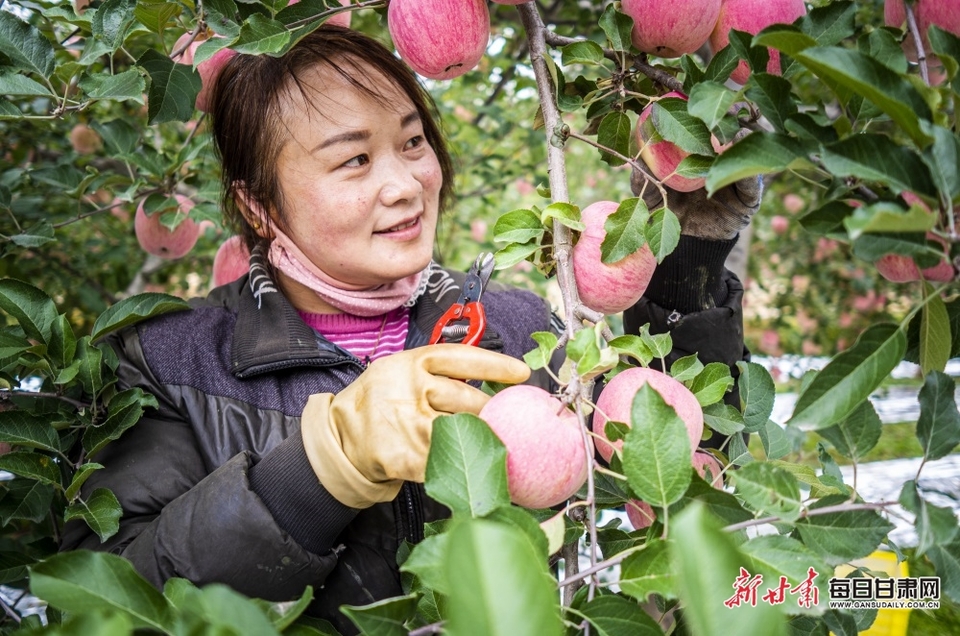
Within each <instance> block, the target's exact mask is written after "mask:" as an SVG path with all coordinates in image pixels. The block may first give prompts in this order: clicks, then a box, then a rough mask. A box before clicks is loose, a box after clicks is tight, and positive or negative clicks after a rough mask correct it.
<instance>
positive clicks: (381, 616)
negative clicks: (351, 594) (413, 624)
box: [340, 594, 417, 636]
mask: <svg viewBox="0 0 960 636" xmlns="http://www.w3.org/2000/svg"><path fill="white" fill-rule="evenodd" d="M416 610H417V595H416V594H408V595H406V596H398V597H394V598H387V599H383V600H382V601H377V602H375V603H370V604H369V605H363V606H357V605H341V606H340V611H341V612H343V613H344V614H346V615H347V617H348V618H349V619H350V620H351V621H353V623H354V624H355V625H356V626H357V627H359V628H360V632H361V633H362V634H365V635H367V636H406V635H407V631H408V630H407V628H406V627H405V626H404V624H405V623H406V622H407V621H409V620H411V619H412V618H413V617H414V614H415V613H416Z"/></svg>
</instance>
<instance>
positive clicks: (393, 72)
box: [211, 24, 454, 250]
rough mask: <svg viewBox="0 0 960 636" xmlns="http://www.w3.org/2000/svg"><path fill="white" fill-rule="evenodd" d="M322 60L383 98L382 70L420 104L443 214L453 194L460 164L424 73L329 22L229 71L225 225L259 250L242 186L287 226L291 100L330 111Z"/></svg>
mask: <svg viewBox="0 0 960 636" xmlns="http://www.w3.org/2000/svg"><path fill="white" fill-rule="evenodd" d="M318 65H322V66H324V67H326V68H327V69H330V70H332V71H333V72H336V73H339V74H340V75H341V76H342V77H344V78H345V79H346V80H347V81H349V82H350V83H351V84H352V85H353V86H355V87H356V88H357V89H358V90H360V91H363V92H365V93H367V94H368V95H370V96H371V97H373V98H374V99H378V100H381V101H382V100H385V99H386V96H384V95H383V94H381V93H382V90H380V89H378V87H377V84H376V81H377V78H376V73H371V72H370V69H371V68H372V69H373V70H374V71H376V72H377V73H379V74H380V75H381V76H382V77H384V78H386V79H387V80H388V81H389V82H390V83H391V84H392V85H393V86H395V87H396V88H397V89H398V90H399V91H401V92H402V93H403V94H405V95H406V96H407V97H409V98H410V100H411V101H412V102H413V104H414V106H415V107H416V109H417V113H419V115H420V119H421V120H422V123H423V130H424V136H425V138H426V140H427V141H428V142H429V143H430V145H431V146H432V147H433V150H434V152H435V153H436V155H437V160H438V161H439V162H440V169H441V173H442V175H443V185H442V187H441V189H440V211H441V212H442V211H443V209H444V206H445V205H446V203H447V202H448V201H449V200H450V198H451V196H452V194H453V180H454V175H453V164H452V161H451V158H450V153H449V151H448V150H447V146H446V143H445V141H444V139H443V135H442V133H441V130H440V125H439V123H438V122H439V116H438V114H437V110H436V104H435V103H434V101H433V99H432V98H431V97H430V94H429V93H427V91H426V89H424V88H423V86H422V85H421V84H420V82H419V81H418V80H417V77H416V75H415V74H414V73H413V71H411V70H410V68H409V67H407V66H406V64H404V63H403V62H402V61H401V60H400V59H399V58H397V57H396V56H394V55H393V53H391V52H390V51H389V50H388V49H387V48H386V47H385V46H383V45H382V44H380V43H379V42H378V41H376V40H374V39H373V38H371V37H369V36H367V35H364V34H362V33H359V32H358V31H354V30H352V29H348V28H343V27H339V26H335V25H327V24H325V25H323V26H321V27H320V28H318V29H317V30H315V31H313V32H312V33H310V34H309V35H307V36H306V37H304V38H303V39H302V40H300V41H299V42H298V43H297V44H296V45H295V46H294V47H293V48H291V49H290V50H289V51H288V52H287V53H286V54H284V55H283V56H281V57H271V56H269V55H244V54H238V55H234V56H232V57H231V58H230V60H229V61H228V62H227V64H226V65H225V66H224V68H223V70H222V71H221V73H220V75H219V77H218V79H217V84H216V88H215V90H214V96H213V107H212V109H211V115H212V118H213V139H214V146H215V150H216V153H217V156H218V158H219V159H220V163H221V178H222V197H223V199H222V204H223V219H224V223H225V225H227V226H228V227H229V228H230V229H232V230H233V231H234V232H235V233H237V234H239V235H240V236H242V237H243V240H244V243H246V245H247V247H248V248H250V249H251V250H252V249H253V248H254V247H255V246H256V245H257V244H258V243H261V242H262V243H266V239H262V238H261V237H260V236H258V235H257V233H256V232H255V231H254V229H253V228H252V227H251V226H250V224H249V223H248V222H247V220H246V219H245V218H244V217H243V214H242V213H241V211H240V208H239V205H238V204H237V200H236V194H237V188H238V187H240V188H242V189H243V191H244V195H245V197H246V199H247V200H248V201H251V202H253V203H256V204H259V206H260V207H261V208H262V209H263V210H266V211H271V210H272V211H275V212H276V214H277V215H278V216H279V218H277V219H276V220H277V222H278V224H279V225H280V226H281V228H283V227H284V225H285V219H284V218H283V216H282V215H283V210H284V205H283V197H282V193H281V192H280V182H279V177H278V175H277V169H276V166H277V164H278V159H279V157H280V152H281V150H282V148H283V145H284V143H285V142H286V137H285V135H284V124H283V121H282V113H283V99H284V96H285V95H286V94H288V92H292V91H299V92H300V94H301V95H302V97H303V100H304V102H305V103H306V104H309V105H311V106H312V107H313V108H317V110H318V112H321V113H322V108H321V107H320V106H319V105H318V104H317V103H316V102H317V100H315V99H313V97H312V95H311V93H312V92H314V91H315V90H316V89H313V88H311V87H309V86H308V85H307V82H306V81H305V77H306V76H307V74H308V72H309V71H311V69H315V68H316V67H317V66H318Z"/></svg>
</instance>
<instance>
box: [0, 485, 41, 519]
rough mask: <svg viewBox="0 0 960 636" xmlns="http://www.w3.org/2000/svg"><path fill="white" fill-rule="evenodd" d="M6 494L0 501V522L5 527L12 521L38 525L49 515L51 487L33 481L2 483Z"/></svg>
mask: <svg viewBox="0 0 960 636" xmlns="http://www.w3.org/2000/svg"><path fill="white" fill-rule="evenodd" d="M4 486H5V487H6V493H5V494H4V496H3V498H2V499H0V522H2V525H7V524H9V523H10V522H11V521H13V520H14V519H22V520H24V521H30V522H33V523H40V522H42V521H44V520H45V519H47V517H48V516H49V514H50V503H51V502H52V501H53V486H51V485H50V484H44V483H41V482H38V481H36V480H33V479H19V478H18V479H14V480H13V481H7V482H4Z"/></svg>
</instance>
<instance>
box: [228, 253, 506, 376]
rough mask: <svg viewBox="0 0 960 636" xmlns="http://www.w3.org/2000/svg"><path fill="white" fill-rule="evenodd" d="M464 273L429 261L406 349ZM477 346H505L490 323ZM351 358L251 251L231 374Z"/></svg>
mask: <svg viewBox="0 0 960 636" xmlns="http://www.w3.org/2000/svg"><path fill="white" fill-rule="evenodd" d="M465 278H466V274H464V273H463V272H454V271H449V270H446V269H444V268H442V267H440V266H439V265H437V264H436V263H433V264H431V267H430V269H429V271H428V272H427V284H426V289H425V290H424V293H423V295H422V296H420V298H419V299H418V300H417V302H416V304H415V305H414V306H413V307H412V308H411V310H410V324H409V327H408V332H407V341H406V344H405V348H407V349H411V348H413V347H419V346H423V345H425V344H427V343H428V342H429V340H430V336H431V334H432V333H433V326H434V324H435V323H436V322H437V320H438V319H439V318H440V317H441V316H442V315H443V313H444V312H445V311H446V310H447V309H448V308H449V307H450V306H451V305H452V304H453V303H454V302H456V300H457V298H458V297H459V296H460V289H461V287H462V285H463V281H464V280H465ZM479 346H481V347H483V348H484V349H491V350H493V351H503V340H502V339H501V338H500V335H499V334H498V333H496V331H495V330H494V329H493V328H491V327H490V326H489V325H488V326H487V330H486V332H485V333H484V335H483V339H482V340H481V341H480V345H479ZM351 363H356V360H355V359H354V358H353V357H352V356H349V355H345V353H344V352H343V350H342V349H340V348H339V347H337V346H336V345H334V344H333V343H332V342H330V341H329V340H327V339H326V338H324V337H322V336H319V335H317V333H316V332H315V331H314V330H313V329H312V328H310V327H309V326H307V324H306V323H304V322H303V320H302V319H301V318H300V315H299V314H298V313H297V310H296V308H295V307H294V306H293V305H292V304H291V303H290V301H289V300H287V298H286V296H284V295H283V293H282V292H281V291H280V288H279V286H278V285H277V284H276V282H275V281H274V279H273V277H272V276H271V273H270V271H269V269H268V267H267V266H266V264H265V262H264V259H263V258H262V256H259V254H258V253H257V252H256V250H255V253H254V254H253V255H251V257H250V273H249V275H248V276H247V278H246V280H245V281H244V282H243V284H242V288H241V290H240V298H239V304H238V310H237V323H236V328H235V329H234V336H233V347H232V359H231V364H232V365H233V366H232V372H233V374H234V375H235V376H237V377H238V378H247V377H251V376H254V375H259V374H262V373H269V372H272V371H276V370H278V369H284V368H295V367H321V366H331V365H337V364H351Z"/></svg>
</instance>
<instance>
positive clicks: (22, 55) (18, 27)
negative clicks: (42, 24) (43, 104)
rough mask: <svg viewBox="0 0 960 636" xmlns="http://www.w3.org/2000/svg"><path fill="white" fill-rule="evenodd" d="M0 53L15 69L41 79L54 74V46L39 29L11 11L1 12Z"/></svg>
mask: <svg viewBox="0 0 960 636" xmlns="http://www.w3.org/2000/svg"><path fill="white" fill-rule="evenodd" d="M0 51H3V54H4V55H5V56H6V58H7V59H8V60H9V61H10V63H12V64H13V66H14V68H18V69H20V70H22V71H26V72H27V73H36V74H37V75H39V76H41V77H49V76H50V75H52V74H53V69H54V65H55V60H54V55H53V45H52V44H51V43H50V41H49V40H48V39H47V38H46V37H44V35H43V33H41V32H40V30H39V29H37V28H36V27H35V26H32V25H30V24H27V23H26V22H24V21H22V20H21V19H20V18H18V17H17V16H15V15H14V14H13V13H11V12H10V11H0Z"/></svg>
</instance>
